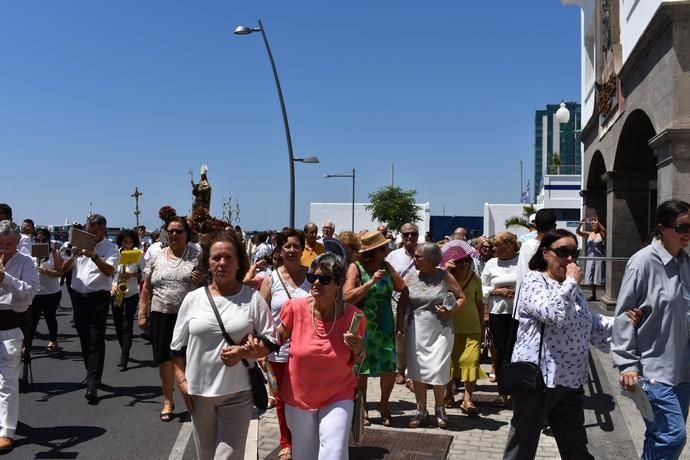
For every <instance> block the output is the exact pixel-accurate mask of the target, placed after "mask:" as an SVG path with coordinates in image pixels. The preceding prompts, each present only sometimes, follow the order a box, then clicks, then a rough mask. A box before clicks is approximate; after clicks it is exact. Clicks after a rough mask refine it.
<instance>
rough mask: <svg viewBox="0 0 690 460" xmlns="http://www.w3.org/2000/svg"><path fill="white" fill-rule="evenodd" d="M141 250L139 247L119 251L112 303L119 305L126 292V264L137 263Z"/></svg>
mask: <svg viewBox="0 0 690 460" xmlns="http://www.w3.org/2000/svg"><path fill="white" fill-rule="evenodd" d="M141 254H142V252H141V251H140V250H139V249H130V250H122V251H120V269H119V270H118V271H117V287H116V291H117V292H116V293H115V300H113V305H115V306H116V307H121V306H122V302H123V300H124V299H125V292H127V274H126V270H127V265H129V264H137V263H139V259H140V258H141Z"/></svg>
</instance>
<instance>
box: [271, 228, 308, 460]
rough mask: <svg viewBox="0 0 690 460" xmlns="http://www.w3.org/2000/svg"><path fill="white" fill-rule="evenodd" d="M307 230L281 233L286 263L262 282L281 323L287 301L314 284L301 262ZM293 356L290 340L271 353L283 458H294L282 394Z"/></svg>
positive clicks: (279, 243) (278, 241)
mask: <svg viewBox="0 0 690 460" xmlns="http://www.w3.org/2000/svg"><path fill="white" fill-rule="evenodd" d="M304 239H305V237H304V232H302V231H301V230H296V229H294V228H290V229H287V230H285V231H282V232H280V233H278V235H277V237H276V247H279V248H280V258H281V260H282V265H281V266H279V267H278V268H277V269H275V270H273V272H271V276H269V277H266V278H265V279H264V281H263V283H262V284H261V295H262V296H263V298H264V299H265V300H266V303H267V304H269V305H270V306H271V312H272V313H273V320H274V321H275V323H276V324H277V325H279V324H280V312H281V310H282V308H283V305H284V304H285V302H287V301H288V300H291V299H299V298H304V297H307V296H308V295H309V290H310V289H311V283H310V282H309V280H307V267H305V266H303V265H302V263H301V261H300V260H301V258H302V251H303V250H304V243H305V241H304ZM289 356H290V342H289V341H287V342H283V345H282V346H281V347H280V351H279V352H278V353H271V354H270V355H269V356H268V361H269V363H270V364H271V367H272V368H273V373H274V374H275V377H276V383H277V384H278V392H277V394H276V395H275V400H276V406H275V407H276V417H277V418H278V427H279V429H280V452H279V453H278V458H279V460H289V459H291V458H292V435H291V434H290V429H289V428H288V424H287V421H286V420H285V401H284V400H283V398H282V396H281V390H280V389H281V388H282V386H283V379H284V374H285V370H286V368H287V365H288V358H289Z"/></svg>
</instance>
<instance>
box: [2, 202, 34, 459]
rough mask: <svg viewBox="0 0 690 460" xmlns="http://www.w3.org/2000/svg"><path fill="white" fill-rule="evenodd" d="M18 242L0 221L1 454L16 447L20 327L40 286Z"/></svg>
mask: <svg viewBox="0 0 690 460" xmlns="http://www.w3.org/2000/svg"><path fill="white" fill-rule="evenodd" d="M10 216H11V210H10ZM5 217H6V216H5ZM18 243H19V227H17V225H16V224H14V223H12V222H11V221H10V220H8V219H5V220H2V221H0V261H2V268H0V344H1V345H2V346H0V376H1V378H0V454H5V453H7V452H9V451H11V450H12V448H13V446H14V434H15V431H16V429H17V420H18V418H19V369H20V366H21V353H22V343H23V341H24V334H23V333H22V330H21V327H20V326H21V324H22V321H23V318H22V315H23V314H24V313H25V312H26V311H27V310H28V308H29V306H30V305H31V301H32V300H33V298H34V296H35V295H36V292H37V291H38V286H39V283H38V271H37V270H36V266H35V265H34V262H33V260H32V259H31V257H29V256H27V255H24V254H22V253H20V252H18V250H17V249H18V247H17V246H18Z"/></svg>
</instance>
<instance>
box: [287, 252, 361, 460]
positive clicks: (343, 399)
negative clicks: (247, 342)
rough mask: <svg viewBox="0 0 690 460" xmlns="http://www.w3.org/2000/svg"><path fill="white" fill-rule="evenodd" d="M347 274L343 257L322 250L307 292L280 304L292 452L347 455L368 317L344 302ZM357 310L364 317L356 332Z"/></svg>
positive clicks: (306, 456) (314, 455)
mask: <svg viewBox="0 0 690 460" xmlns="http://www.w3.org/2000/svg"><path fill="white" fill-rule="evenodd" d="M345 278H346V270H345V265H344V264H343V261H342V259H340V257H338V256H336V255H334V254H332V253H329V252H326V253H324V254H321V255H320V256H318V257H317V258H316V259H315V260H314V261H313V262H312V264H311V267H310V269H309V273H307V279H308V280H309V282H310V283H311V290H310V295H309V297H303V298H293V299H290V300H288V301H287V302H285V304H283V307H282V309H281V310H280V323H281V324H280V326H279V327H278V333H279V335H280V339H281V341H283V342H285V341H287V340H288V339H290V359H289V361H288V368H287V371H286V374H285V377H284V378H283V385H282V388H281V389H280V393H281V395H282V398H283V400H284V401H285V409H286V410H285V415H286V418H287V423H288V426H289V427H290V431H291V432H292V456H293V458H298V459H317V458H328V459H347V458H348V440H349V433H350V426H351V425H352V414H353V408H354V402H353V399H354V396H355V389H356V386H357V381H356V378H355V375H354V373H353V372H352V369H353V367H354V365H355V364H360V363H361V362H362V361H363V360H364V340H363V338H362V337H363V336H364V331H365V327H366V324H365V323H366V321H365V320H364V318H363V313H362V311H361V310H360V309H358V308H357V307H355V306H354V305H351V304H346V303H345V302H343V296H342V288H343V284H344V283H345ZM355 315H360V316H361V317H362V319H361V322H360V323H359V324H358V327H357V328H356V330H355V331H354V332H352V331H350V325H351V324H352V319H353V317H354V316H355ZM324 369H328V372H324Z"/></svg>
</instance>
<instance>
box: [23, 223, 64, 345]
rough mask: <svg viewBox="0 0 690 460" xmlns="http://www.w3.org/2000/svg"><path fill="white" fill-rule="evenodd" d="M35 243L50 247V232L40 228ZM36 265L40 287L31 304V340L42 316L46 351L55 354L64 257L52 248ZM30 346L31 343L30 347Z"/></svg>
mask: <svg viewBox="0 0 690 460" xmlns="http://www.w3.org/2000/svg"><path fill="white" fill-rule="evenodd" d="M34 241H35V242H36V243H39V244H48V245H50V231H49V230H48V229H47V228H39V229H38V230H36V238H35V240H34ZM36 263H37V267H38V280H39V283H40V286H39V288H38V293H37V294H36V297H34V300H33V302H32V303H31V319H32V322H33V324H32V326H33V327H32V329H31V334H29V338H30V339H33V337H34V336H35V335H36V327H38V322H39V320H40V319H41V314H42V315H43V316H44V317H45V319H46V325H47V326H48V347H47V348H46V350H47V351H48V352H49V353H53V352H56V351H58V342H57V335H58V322H57V309H58V306H59V305H60V300H61V298H62V287H61V286H60V277H61V276H62V274H63V272H62V257H60V252H59V251H58V250H56V249H55V248H52V247H50V252H49V253H48V257H47V258H44V259H41V260H36ZM27 343H28V341H27ZM30 346H31V345H30V343H29V347H30Z"/></svg>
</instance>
